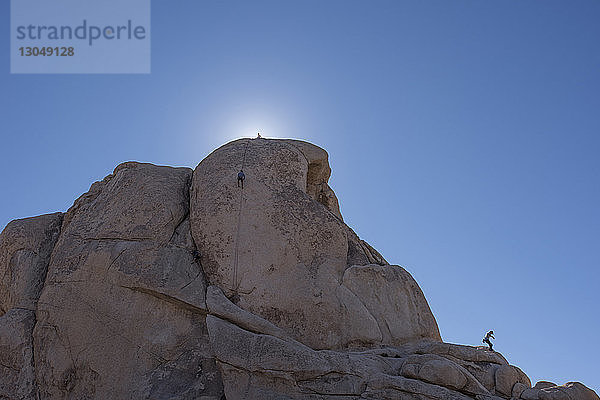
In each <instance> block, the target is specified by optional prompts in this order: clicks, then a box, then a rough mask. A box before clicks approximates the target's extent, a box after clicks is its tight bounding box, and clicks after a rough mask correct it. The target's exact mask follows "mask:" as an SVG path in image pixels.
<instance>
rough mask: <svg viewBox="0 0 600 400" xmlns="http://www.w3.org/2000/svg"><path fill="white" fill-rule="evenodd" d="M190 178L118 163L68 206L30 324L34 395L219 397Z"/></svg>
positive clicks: (176, 172) (188, 174) (170, 171)
mask: <svg viewBox="0 0 600 400" xmlns="http://www.w3.org/2000/svg"><path fill="white" fill-rule="evenodd" d="M190 178H191V170H189V169H186V168H170V167H157V166H154V165H150V164H139V163H125V164H122V165H120V166H119V167H117V168H116V169H115V171H114V173H113V174H112V175H109V176H108V177H107V178H105V179H104V180H103V181H101V182H97V183H95V184H94V185H93V186H92V188H91V189H90V191H89V192H88V193H86V194H85V195H83V196H82V197H81V198H79V199H78V200H77V201H76V202H75V204H74V205H73V207H72V208H71V209H70V210H69V211H68V212H67V214H66V215H65V219H64V223H63V229H62V233H61V236H60V239H59V240H58V242H57V244H56V247H55V249H54V252H53V255H52V260H51V262H50V266H49V268H48V276H47V280H46V284H45V287H44V290H43V292H42V295H41V298H40V301H39V306H38V323H37V324H36V327H35V330H34V346H35V352H34V354H35V365H36V376H37V382H38V386H39V394H40V398H42V399H56V398H65V397H69V398H104V399H107V398H122V399H125V398H163V397H164V396H168V397H169V398H195V397H197V396H200V395H204V396H208V397H207V398H214V399H219V398H220V396H221V394H222V386H221V381H220V378H219V376H218V371H217V370H216V366H215V363H214V360H213V359H212V357H211V352H210V351H209V349H208V346H207V343H208V337H207V331H206V325H205V321H204V314H205V312H206V305H205V301H204V293H205V287H206V286H205V283H204V277H203V274H202V270H201V268H200V266H199V265H198V263H197V260H196V257H195V256H194V251H195V248H194V244H193V240H192V238H191V235H190V231H189V222H188V212H189V209H188V190H189V182H190Z"/></svg>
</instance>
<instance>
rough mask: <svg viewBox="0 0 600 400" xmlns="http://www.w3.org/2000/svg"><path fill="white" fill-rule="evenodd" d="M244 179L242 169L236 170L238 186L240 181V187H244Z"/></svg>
mask: <svg viewBox="0 0 600 400" xmlns="http://www.w3.org/2000/svg"><path fill="white" fill-rule="evenodd" d="M244 179H246V175H244V171H242V170H241V169H240V172H238V180H237V183H238V187H240V182H242V189H243V188H244Z"/></svg>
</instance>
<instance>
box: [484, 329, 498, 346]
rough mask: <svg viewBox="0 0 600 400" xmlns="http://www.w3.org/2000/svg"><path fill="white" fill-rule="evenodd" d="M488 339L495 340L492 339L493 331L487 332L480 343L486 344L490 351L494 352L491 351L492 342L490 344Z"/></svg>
mask: <svg viewBox="0 0 600 400" xmlns="http://www.w3.org/2000/svg"><path fill="white" fill-rule="evenodd" d="M490 338H492V339H494V340H495V339H496V338H495V337H494V331H489V332H488V333H486V334H485V337H484V338H483V340H482V342H483V343H487V345H488V346H490V351H494V349H492V342H490Z"/></svg>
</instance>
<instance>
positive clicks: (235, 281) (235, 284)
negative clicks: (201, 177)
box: [233, 139, 250, 296]
mask: <svg viewBox="0 0 600 400" xmlns="http://www.w3.org/2000/svg"><path fill="white" fill-rule="evenodd" d="M249 144H250V139H246V148H245V149H244V156H243V158H242V167H241V168H240V170H244V167H245V165H246V152H247V151H248V145H249ZM243 185H244V183H243V182H242V190H240V205H239V207H238V221H237V233H236V237H235V255H234V258H233V292H234V296H237V292H238V289H239V283H238V277H237V271H238V261H239V258H240V257H239V247H240V226H241V222H242V207H243V205H244V190H243Z"/></svg>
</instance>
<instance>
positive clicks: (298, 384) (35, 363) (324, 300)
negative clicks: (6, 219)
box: [0, 139, 598, 400]
mask: <svg viewBox="0 0 600 400" xmlns="http://www.w3.org/2000/svg"><path fill="white" fill-rule="evenodd" d="M240 169H243V170H244V172H245V174H246V180H245V183H244V189H243V190H242V189H241V188H238V187H237V184H236V175H237V172H238V171H239V170H240ZM330 174H331V168H330V166H329V162H328V155H327V152H326V151H325V150H323V149H321V148H319V147H317V146H314V145H312V144H310V143H306V142H302V141H298V140H269V139H241V140H236V141H233V142H231V143H228V144H226V145H224V146H222V147H220V148H219V149H217V150H215V151H214V152H213V153H211V154H210V155H209V156H208V157H206V158H205V159H204V160H203V161H202V162H201V163H200V164H199V165H198V166H197V167H196V169H195V170H193V171H192V170H191V169H188V168H171V167H160V166H155V165H152V164H142V163H136V162H127V163H124V164H121V165H119V166H118V167H117V168H116V169H115V170H114V172H113V173H112V174H110V175H109V176H107V177H106V178H105V179H104V180H102V181H99V182H96V183H94V184H93V185H92V186H91V188H90V190H89V191H88V192H87V193H85V194H83V195H82V196H81V197H80V198H79V199H77V200H76V201H75V203H74V204H73V206H72V207H71V208H70V209H69V210H68V211H67V212H66V213H65V214H64V215H63V214H61V213H57V214H51V215H43V216H40V217H34V218H27V219H24V220H16V221H13V222H11V223H10V224H9V225H7V227H6V228H5V229H4V231H3V232H2V234H0V399H11V400H12V399H18V400H34V399H36V400H37V399H173V400H175V399H203V400H223V399H229V400H235V399H257V400H261V399H390V400H391V399H409V400H412V399H414V400H438V399H439V400H442V399H443V400H461V399H464V400H468V399H471V400H473V399H475V400H484V399H485V400H499V399H523V400H546V399H557V400H598V396H597V395H596V394H595V393H594V392H593V391H591V390H590V389H588V388H586V387H585V386H584V385H582V384H581V383H577V382H569V383H567V384H565V385H562V386H559V385H556V384H554V383H551V382H539V383H538V384H536V385H535V386H534V387H532V385H531V382H530V380H529V378H528V377H527V375H525V373H523V371H521V370H520V369H519V368H517V367H515V366H512V365H509V363H508V362H507V361H506V359H504V357H502V356H501V355H500V354H499V353H495V352H490V351H487V350H486V349H485V348H482V347H472V346H461V345H456V344H449V343H443V342H442V340H441V337H440V334H439V330H438V326H437V323H436V321H435V318H434V317H433V314H432V313H431V311H430V309H429V305H428V304H427V301H426V299H425V296H424V295H423V293H422V292H421V289H420V288H419V286H418V284H417V283H416V282H415V281H414V279H413V278H412V277H411V275H410V274H409V273H408V272H407V271H406V270H405V269H404V268H402V267H399V266H393V265H389V263H388V262H387V261H386V260H385V259H384V258H383V256H382V255H381V254H380V253H379V252H378V251H377V250H375V249H374V248H373V247H371V246H370V245H369V244H368V243H367V242H365V241H364V240H361V239H360V238H359V236H358V235H357V234H356V233H355V232H354V231H353V230H352V229H351V228H350V227H348V226H347V225H346V224H345V223H344V221H343V219H342V215H341V213H340V210H339V204H338V200H337V197H336V195H335V193H334V192H333V190H332V189H331V188H330V187H329V185H328V179H329V176H330Z"/></svg>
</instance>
